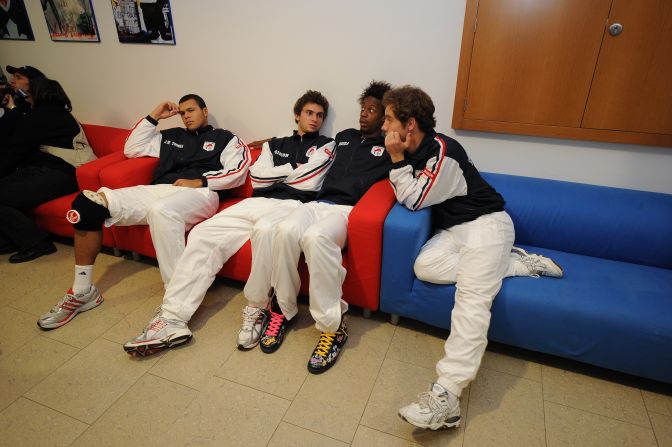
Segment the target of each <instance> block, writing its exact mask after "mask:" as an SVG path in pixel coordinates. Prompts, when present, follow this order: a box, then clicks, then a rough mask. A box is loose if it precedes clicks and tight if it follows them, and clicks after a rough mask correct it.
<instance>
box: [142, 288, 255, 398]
mask: <svg viewBox="0 0 672 447" xmlns="http://www.w3.org/2000/svg"><path fill="white" fill-rule="evenodd" d="M230 295H231V290H230V288H227V287H223V286H221V285H220V286H218V287H216V288H215V289H213V290H211V291H210V292H208V295H207V296H206V299H205V301H204V302H203V304H202V305H201V307H200V308H199V310H198V312H197V313H196V314H195V315H194V317H193V318H192V320H191V321H190V322H189V327H190V329H191V330H192V331H193V333H194V337H193V338H192V340H191V341H190V342H189V343H186V344H185V345H183V346H181V347H179V348H176V349H171V350H170V352H168V353H167V355H165V356H164V357H163V358H161V360H160V361H159V362H157V364H156V365H155V366H154V367H153V368H152V369H151V373H152V374H154V375H156V376H159V377H163V378H164V379H168V380H172V381H174V382H177V383H180V384H182V385H185V386H188V387H191V388H194V389H197V390H202V389H203V387H204V386H205V385H207V383H208V382H209V380H210V378H211V377H212V376H213V375H214V374H215V373H216V372H217V371H218V370H219V368H220V367H221V366H222V364H223V363H224V362H225V361H226V360H227V359H228V358H229V356H230V355H231V354H232V353H233V352H234V351H235V350H236V337H237V334H238V329H239V328H240V321H241V320H240V310H241V309H242V303H243V299H242V297H241V296H242V294H237V295H235V296H233V297H232V296H230ZM145 324H146V323H145Z"/></svg>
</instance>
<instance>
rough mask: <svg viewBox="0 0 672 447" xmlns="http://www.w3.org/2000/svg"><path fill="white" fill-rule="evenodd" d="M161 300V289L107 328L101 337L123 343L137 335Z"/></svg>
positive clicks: (151, 316)
mask: <svg viewBox="0 0 672 447" xmlns="http://www.w3.org/2000/svg"><path fill="white" fill-rule="evenodd" d="M162 301H163V291H159V292H157V293H155V294H154V295H152V296H150V297H149V298H147V299H146V300H145V302H144V303H142V304H141V305H140V306H139V307H138V308H137V309H135V310H134V311H133V312H131V313H130V314H128V315H126V316H125V317H124V318H123V319H122V320H121V321H120V322H118V323H117V324H115V325H114V326H112V327H111V328H109V329H108V330H107V331H105V333H104V334H103V335H102V338H104V339H106V340H110V341H113V342H115V343H119V344H122V345H123V344H124V343H126V342H127V341H129V340H130V339H132V338H134V337H136V336H137V335H139V334H140V333H141V332H142V331H143V329H144V328H145V326H147V323H149V320H151V319H152V318H153V317H154V315H155V314H156V311H157V309H158V308H159V307H160V306H161V302H162Z"/></svg>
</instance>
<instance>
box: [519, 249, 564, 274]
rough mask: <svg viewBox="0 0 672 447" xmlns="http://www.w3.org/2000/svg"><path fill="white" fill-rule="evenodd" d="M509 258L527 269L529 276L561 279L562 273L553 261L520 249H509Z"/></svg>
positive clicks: (560, 268)
mask: <svg viewBox="0 0 672 447" xmlns="http://www.w3.org/2000/svg"><path fill="white" fill-rule="evenodd" d="M511 256H513V257H514V258H516V260H518V261H520V262H521V263H523V265H525V267H527V270H528V271H529V272H530V276H532V277H534V278H539V276H551V277H553V278H562V275H563V274H564V272H563V271H562V267H560V266H559V265H558V264H557V263H556V262H555V261H553V260H552V259H551V258H547V257H546V256H542V255H537V254H534V253H528V252H527V251H526V250H523V249H522V248H520V247H513V248H512V249H511Z"/></svg>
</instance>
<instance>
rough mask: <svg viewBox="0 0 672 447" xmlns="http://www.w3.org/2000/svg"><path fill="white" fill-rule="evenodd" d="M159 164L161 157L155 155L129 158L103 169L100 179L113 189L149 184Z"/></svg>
mask: <svg viewBox="0 0 672 447" xmlns="http://www.w3.org/2000/svg"><path fill="white" fill-rule="evenodd" d="M158 164H159V159H158V158H154V157H140V158H128V159H126V160H124V161H122V162H120V163H116V164H113V165H111V166H108V167H106V168H105V169H103V170H102V171H101V173H100V181H101V183H102V185H103V186H106V187H108V188H111V189H118V188H126V187H128V186H137V185H148V184H150V183H151V182H152V175H153V174H154V169H156V167H157V166H158Z"/></svg>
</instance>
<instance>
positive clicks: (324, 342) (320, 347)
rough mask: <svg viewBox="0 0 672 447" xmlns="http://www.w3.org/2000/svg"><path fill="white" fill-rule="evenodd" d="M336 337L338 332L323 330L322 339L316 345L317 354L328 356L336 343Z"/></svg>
mask: <svg viewBox="0 0 672 447" xmlns="http://www.w3.org/2000/svg"><path fill="white" fill-rule="evenodd" d="M335 337H336V332H322V333H321V334H320V341H318V342H317V346H316V347H315V354H317V355H319V356H321V357H326V356H327V354H328V353H329V350H330V349H331V346H332V345H333V344H334V338H335Z"/></svg>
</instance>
